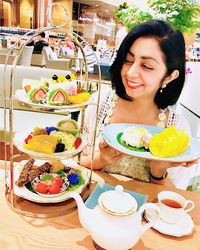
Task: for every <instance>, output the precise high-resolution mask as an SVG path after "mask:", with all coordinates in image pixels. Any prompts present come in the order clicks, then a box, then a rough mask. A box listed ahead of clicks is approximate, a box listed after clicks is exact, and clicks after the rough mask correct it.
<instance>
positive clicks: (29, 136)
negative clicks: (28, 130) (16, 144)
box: [24, 134, 33, 144]
mask: <svg viewBox="0 0 200 250" xmlns="http://www.w3.org/2000/svg"><path fill="white" fill-rule="evenodd" d="M32 137H33V136H32V135H31V134H29V135H28V136H27V137H26V138H25V140H24V142H25V143H26V144H27V143H28V141H29V140H30V139H31V138H32Z"/></svg>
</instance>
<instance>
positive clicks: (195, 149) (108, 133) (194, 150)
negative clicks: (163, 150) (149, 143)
mask: <svg viewBox="0 0 200 250" xmlns="http://www.w3.org/2000/svg"><path fill="white" fill-rule="evenodd" d="M129 126H135V127H142V128H145V129H147V130H148V132H149V133H150V134H152V135H154V134H156V133H160V132H161V131H162V130H163V128H161V127H156V126H147V125H141V124H127V123H114V124H109V125H107V126H105V127H104V129H103V139H104V140H105V141H106V143H107V144H108V145H110V146H111V147H113V148H115V149H117V150H118V151H120V152H122V153H124V154H127V155H132V156H136V157H140V158H146V159H151V160H159V161H171V162H188V161H193V160H196V159H198V158H200V141H198V140H197V139H195V138H192V137H191V138H190V143H189V147H188V149H187V150H186V151H185V152H183V153H182V154H179V155H177V156H174V157H165V158H164V157H162V158H161V157H156V156H154V155H152V154H151V153H150V152H141V151H134V150H131V149H128V148H126V147H124V146H122V145H121V144H120V143H119V142H118V140H117V135H119V133H122V132H123V131H124V130H125V128H127V127H129Z"/></svg>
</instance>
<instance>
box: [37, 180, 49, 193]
mask: <svg viewBox="0 0 200 250" xmlns="http://www.w3.org/2000/svg"><path fill="white" fill-rule="evenodd" d="M36 191H37V192H38V193H41V194H47V193H48V186H47V185H46V184H45V183H43V182H40V183H38V184H37V187H36Z"/></svg>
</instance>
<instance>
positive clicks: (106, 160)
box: [99, 140, 124, 166]
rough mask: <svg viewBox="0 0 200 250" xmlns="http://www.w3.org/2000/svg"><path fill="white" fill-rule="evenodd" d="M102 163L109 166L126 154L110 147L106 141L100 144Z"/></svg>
mask: <svg viewBox="0 0 200 250" xmlns="http://www.w3.org/2000/svg"><path fill="white" fill-rule="evenodd" d="M99 150H100V161H101V163H102V165H103V166H109V165H112V164H113V163H115V162H116V161H118V160H119V159H121V158H122V157H123V156H124V154H123V153H121V152H119V151H117V150H116V149H114V148H112V147H111V146H109V145H108V144H107V143H106V142H105V141H104V140H102V141H101V142H100V143H99Z"/></svg>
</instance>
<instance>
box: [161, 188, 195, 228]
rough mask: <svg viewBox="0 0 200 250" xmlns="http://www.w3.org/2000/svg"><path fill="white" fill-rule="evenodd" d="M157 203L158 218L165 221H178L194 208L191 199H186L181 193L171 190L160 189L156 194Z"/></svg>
mask: <svg viewBox="0 0 200 250" xmlns="http://www.w3.org/2000/svg"><path fill="white" fill-rule="evenodd" d="M158 205H159V208H160V218H161V219H162V220H163V221H165V222H167V223H176V222H178V220H180V219H181V217H183V216H185V215H186V213H187V212H189V211H191V210H192V209H193V208H194V202H193V201H191V200H186V199H185V198H184V197H183V196H182V195H180V194H178V193H175V192H171V191H162V192H160V193H159V194H158ZM188 205H189V207H188Z"/></svg>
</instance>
